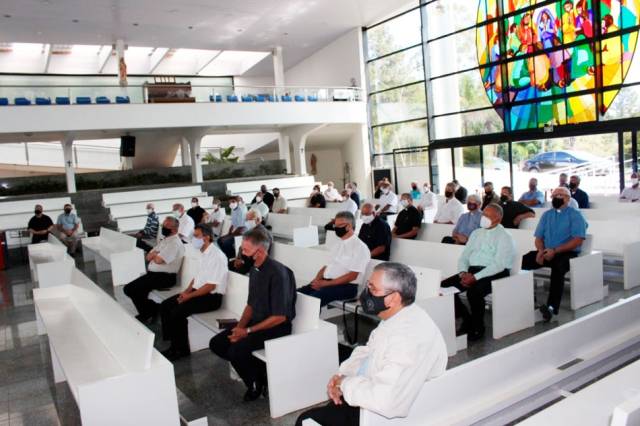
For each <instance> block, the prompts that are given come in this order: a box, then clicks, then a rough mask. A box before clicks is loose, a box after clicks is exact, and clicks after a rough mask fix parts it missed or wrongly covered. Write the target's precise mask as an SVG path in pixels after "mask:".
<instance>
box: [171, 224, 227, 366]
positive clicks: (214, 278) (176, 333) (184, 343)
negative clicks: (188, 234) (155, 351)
mask: <svg viewBox="0 0 640 426" xmlns="http://www.w3.org/2000/svg"><path fill="white" fill-rule="evenodd" d="M191 244H192V245H193V247H194V248H195V249H196V250H199V251H200V253H202V254H201V256H202V257H201V259H200V265H199V267H198V272H197V273H196V276H195V277H194V278H193V279H192V280H191V282H190V283H189V286H188V287H187V288H186V290H184V291H183V292H181V293H180V294H176V295H175V296H172V297H170V298H168V299H166V300H165V301H164V302H162V304H160V319H161V320H162V337H163V339H164V340H169V341H171V346H170V347H169V348H168V349H166V350H164V351H162V355H164V356H165V358H167V359H168V360H169V361H175V360H177V359H180V358H182V357H185V356H188V355H190V353H191V351H190V350H189V332H188V329H187V318H188V317H189V316H190V315H193V314H199V313H202V312H210V311H215V310H216V309H218V308H220V305H221V304H222V295H223V294H224V293H225V290H226V288H227V278H228V270H227V258H226V257H225V255H224V253H222V252H221V251H220V249H219V248H218V247H216V245H215V244H214V243H213V232H211V228H209V227H208V226H207V225H204V224H199V225H196V228H195V230H194V231H193V238H192V239H191Z"/></svg>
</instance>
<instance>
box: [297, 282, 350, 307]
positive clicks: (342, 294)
mask: <svg viewBox="0 0 640 426" xmlns="http://www.w3.org/2000/svg"><path fill="white" fill-rule="evenodd" d="M298 291H299V292H300V293H302V294H306V295H308V296H313V297H317V298H318V299H320V306H326V305H328V304H329V303H331V302H333V301H334V300H349V299H355V298H356V297H357V296H358V284H341V285H332V286H330V287H323V288H321V289H320V290H315V289H314V288H313V287H311V284H307V285H305V286H304V287H300V288H299V289H298Z"/></svg>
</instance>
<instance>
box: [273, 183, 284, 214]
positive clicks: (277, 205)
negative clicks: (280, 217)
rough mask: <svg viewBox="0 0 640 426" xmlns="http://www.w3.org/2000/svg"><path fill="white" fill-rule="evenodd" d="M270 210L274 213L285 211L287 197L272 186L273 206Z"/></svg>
mask: <svg viewBox="0 0 640 426" xmlns="http://www.w3.org/2000/svg"><path fill="white" fill-rule="evenodd" d="M271 211H273V212H274V213H280V214H283V213H286V212H287V199H286V198H284V197H283V196H282V194H281V193H280V189H279V188H273V206H272V207H271Z"/></svg>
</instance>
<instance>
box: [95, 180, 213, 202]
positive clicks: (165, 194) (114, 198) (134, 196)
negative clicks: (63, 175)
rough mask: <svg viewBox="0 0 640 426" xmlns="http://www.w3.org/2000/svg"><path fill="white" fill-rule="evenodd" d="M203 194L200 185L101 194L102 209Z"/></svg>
mask: <svg viewBox="0 0 640 426" xmlns="http://www.w3.org/2000/svg"><path fill="white" fill-rule="evenodd" d="M195 194H203V192H202V186H201V185H187V186H176V187H169V188H156V189H142V190H135V191H123V192H107V193H105V194H102V204H103V206H104V207H111V206H112V205H114V204H126V203H134V202H141V201H157V200H165V199H172V198H187V197H192V196H194V195H195Z"/></svg>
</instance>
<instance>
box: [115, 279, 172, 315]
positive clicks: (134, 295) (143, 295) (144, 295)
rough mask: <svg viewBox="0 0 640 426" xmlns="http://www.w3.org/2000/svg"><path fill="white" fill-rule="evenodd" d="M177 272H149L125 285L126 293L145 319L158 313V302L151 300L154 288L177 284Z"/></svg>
mask: <svg viewBox="0 0 640 426" xmlns="http://www.w3.org/2000/svg"><path fill="white" fill-rule="evenodd" d="M176 279H177V276H176V274H169V273H167V272H147V273H146V274H145V275H142V276H141V277H138V278H136V279H135V280H133V281H131V282H130V283H129V284H127V285H125V286H124V294H126V295H127V296H128V297H129V298H130V299H131V301H132V302H133V304H134V305H135V306H136V309H137V310H138V313H139V314H140V316H141V317H142V318H143V319H146V318H149V317H152V316H154V315H156V314H157V313H158V304H157V303H155V302H154V301H153V300H149V293H151V291H152V290H159V289H163V288H169V287H173V286H174V285H176Z"/></svg>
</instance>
